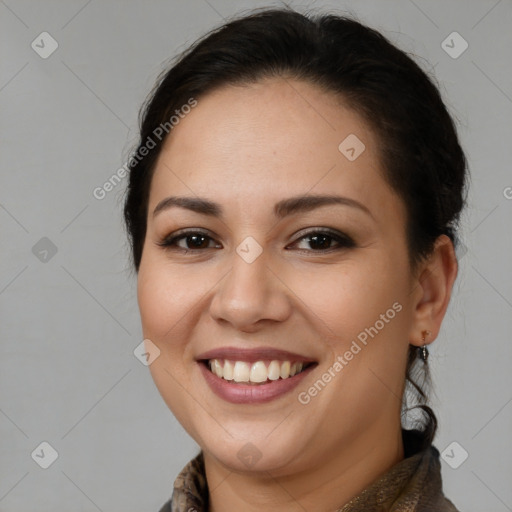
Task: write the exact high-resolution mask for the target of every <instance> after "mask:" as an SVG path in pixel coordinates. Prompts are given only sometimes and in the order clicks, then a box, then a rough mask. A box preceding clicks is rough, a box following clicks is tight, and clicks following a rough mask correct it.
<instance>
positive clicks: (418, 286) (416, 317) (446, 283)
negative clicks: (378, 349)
mask: <svg viewBox="0 0 512 512" xmlns="http://www.w3.org/2000/svg"><path fill="white" fill-rule="evenodd" d="M457 272H458V263H457V257H456V255H455V249H454V247H453V243H452V241H451V239H450V237H448V236H447V235H440V236H439V237H438V238H437V240H436V242H435V245H434V250H433V251H432V254H431V255H430V256H429V258H428V259H427V260H426V261H425V262H424V263H422V265H421V266H420V268H419V270H418V272H417V273H416V277H415V279H414V280H413V283H412V286H413V288H412V292H411V294H412V295H413V301H412V307H413V321H412V324H411V331H410V333H409V343H411V345H416V346H422V345H423V344H424V343H425V344H429V343H431V342H432V341H434V340H435V339H436V338H437V335H438V334H439V330H440V329H441V322H442V321H443V318H444V315H445V313H446V310H447V308H448V304H449V302H450V296H451V292H452V288H453V283H454V282H455V279H456V277H457ZM423 331H430V334H429V335H428V336H426V338H425V341H423V334H422V333H423Z"/></svg>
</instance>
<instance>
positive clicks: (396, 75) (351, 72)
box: [124, 8, 467, 446]
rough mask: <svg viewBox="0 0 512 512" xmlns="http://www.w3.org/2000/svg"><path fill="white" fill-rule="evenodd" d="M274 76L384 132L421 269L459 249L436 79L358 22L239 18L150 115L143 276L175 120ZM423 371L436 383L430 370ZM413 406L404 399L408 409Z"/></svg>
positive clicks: (139, 213)
mask: <svg viewBox="0 0 512 512" xmlns="http://www.w3.org/2000/svg"><path fill="white" fill-rule="evenodd" d="M273 77H283V78H291V79H297V80H302V81H306V82H308V83H310V84H313V85H316V86H317V87H319V88H320V89H321V90H322V91H326V92H327V93H330V94H334V95H336V96H337V97H339V98H340V99H341V101H342V102H343V104H344V105H346V106H347V107H349V108H351V109H353V110H354V111H355V112H357V113H358V114H359V115H360V116H362V118H363V119H364V120H365V121H366V122H367V124H368V126H370V128H371V129H373V131H374V132H375V133H376V135H377V139H378V143H379V151H380V155H381V162H382V164H383V165H382V168H383V171H382V172H383V174H384V178H385V180H386V181H387V182H388V183H389V185H390V186H391V188H392V189H393V190H394V191H395V192H396V193H397V195H398V196H399V197H400V198H401V199H402V200H403V202H404V204H405V208H406V212H407V221H406V228H405V229H406V238H407V240H406V241H407V247H408V255H409V262H410V268H411V270H412V271H415V270H416V268H417V267H418V264H419V263H420V262H421V261H423V260H424V258H426V257H428V256H429V255H430V254H431V253H432V250H433V248H434V243H435V241H436V239H437V238H438V237H439V236H440V235H442V234H446V235H447V236H448V237H450V239H451V240H452V242H453V244H454V245H455V246H457V244H458V243H459V242H458V237H457V232H456V230H457V227H458V222H459V217H460V213H461V210H462V208H463V206H464V204H465V201H466V197H465V195H464V191H465V183H466V182H465V180H466V174H467V162H466V158H465V155H464V152H463V150H462V148H461V146H460V144H459V141H458V137H457V133H456V128H455V125H454V122H453V120H452V118H451V116H450V114H449V113H448V111H447V108H446V106H445V104H444V103H443V100H442V98H441V95H440V92H439V90H438V88H437V87H436V85H434V83H433V81H432V79H431V78H430V77H429V76H428V75H427V74H426V73H425V72H424V71H423V70H422V69H421V68H420V67H419V65H418V64H416V62H415V61H414V60H413V59H412V58H411V57H410V56H409V55H408V54H406V53H405V52H404V51H402V50H400V49H398V48H397V47H395V46H394V45H393V44H392V43H391V42H390V41H389V40H388V39H387V38H386V37H384V36H383V35H382V34H381V33H379V32H378V31H376V30H374V29H372V28H369V27H367V26H365V25H363V24H361V23H359V22H358V21H356V20H354V19H350V18H348V17H344V16H339V15H333V14H324V15H318V16H309V15H303V14H300V13H298V12H296V11H294V10H292V9H288V8H287V9H265V10H260V11H253V12H252V13H250V14H249V15H245V16H241V17H238V18H235V19H232V20H230V21H228V22H227V23H226V24H224V25H222V26H220V27H218V28H216V29H214V30H212V31H211V32H209V33H208V34H206V35H204V36H203V37H202V38H200V39H199V40H197V41H196V42H195V43H194V44H193V45H192V46H190V47H189V48H188V49H187V50H185V52H183V53H182V54H181V55H179V56H178V57H176V59H175V60H174V62H173V63H172V66H171V67H170V69H168V70H166V71H164V72H163V73H161V75H160V76H159V77H158V80H157V83H156V85H155V87H154V89H153V91H152V92H151V93H150V95H149V96H148V98H147V100H146V102H145V103H144V104H143V106H142V108H141V111H140V115H139V122H140V141H139V144H138V147H137V150H136V152H135V155H136V156H137V158H133V157H132V158H131V159H130V161H129V165H128V168H129V180H128V185H127V189H126V197H125V204H124V219H125V224H126V229H127V232H128V236H129V241H130V248H131V256H132V263H133V266H134V268H135V270H136V271H137V272H138V270H139V265H140V261H141V257H142V251H143V246H144V239H145V236H146V227H147V226H146V222H147V209H148V200H149V190H150V185H151V179H152V175H153V172H154V168H155V163H156V161H157V158H158V156H159V154H160V150H161V148H162V145H163V143H164V142H165V140H166V136H169V135H171V134H172V131H171V129H172V126H169V119H170V118H171V117H172V116H173V114H174V113H175V112H176V110H180V109H181V108H182V107H183V105H186V104H187V103H189V102H190V99H191V98H194V99H196V100H197V99H198V98H200V97H201V96H202V95H205V94H206V93H208V92H211V91H213V90H214V89H216V88H219V87H223V86H228V85H248V84H251V83H255V82H258V81H261V80H263V79H265V78H273ZM178 122H179V119H178ZM159 126H166V127H167V128H166V132H167V133H168V134H169V135H166V136H164V137H161V138H159V137H155V136H154V134H155V129H156V128H157V127H159ZM212 129H215V128H212ZM150 139H152V143H153V144H154V146H155V147H153V148H152V149H151V151H149V152H148V151H145V152H144V153H146V154H145V156H144V157H141V156H140V155H141V153H142V152H141V151H140V150H141V148H143V146H144V145H145V144H146V143H147V141H148V140H150ZM155 139H157V140H155ZM417 363H418V357H417V347H415V346H413V345H410V347H409V354H408V360H407V365H406V369H405V374H406V383H408V384H409V388H407V387H406V390H408V392H409V394H410V393H411V392H412V395H413V396H414V397H415V398H416V402H417V404H418V405H416V406H415V407H416V408H418V407H419V408H420V409H421V411H422V412H423V413H424V416H425V418H424V421H423V422H422V423H423V429H422V432H423V434H424V445H423V446H428V445H430V444H431V443H432V440H433V438H434V436H435V433H436V430H437V419H436V417H435V414H434V412H433V411H432V409H431V408H430V407H428V406H427V405H426V402H427V395H426V393H425V391H424V390H423V389H422V386H420V385H419V384H417V383H416V380H415V379H414V378H413V374H414V371H415V369H416V371H417V370H418V368H416V364H417ZM421 366H422V367H423V368H424V370H425V372H426V373H425V375H426V377H427V380H429V379H428V365H426V364H423V363H421ZM406 399H407V393H406V392H405V391H404V403H405V401H406Z"/></svg>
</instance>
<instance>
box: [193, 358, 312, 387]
mask: <svg viewBox="0 0 512 512" xmlns="http://www.w3.org/2000/svg"><path fill="white" fill-rule="evenodd" d="M199 362H200V363H202V364H203V365H205V367H206V368H207V369H208V370H209V371H210V372H211V373H213V374H214V375H216V376H217V377H219V378H220V379H223V380H225V381H228V382H231V383H232V384H245V385H252V386H261V385H264V384H267V383H269V382H273V381H276V380H286V379H291V378H292V377H294V376H296V375H299V374H301V373H302V372H304V371H306V370H307V369H308V368H309V367H311V366H313V365H316V364H317V363H315V362H303V361H293V360H284V361H282V360H278V359H273V360H259V361H254V362H250V361H240V360H238V361H236V360H229V359H218V358H213V359H203V360H200V361H199Z"/></svg>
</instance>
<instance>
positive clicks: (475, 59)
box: [0, 0, 512, 512]
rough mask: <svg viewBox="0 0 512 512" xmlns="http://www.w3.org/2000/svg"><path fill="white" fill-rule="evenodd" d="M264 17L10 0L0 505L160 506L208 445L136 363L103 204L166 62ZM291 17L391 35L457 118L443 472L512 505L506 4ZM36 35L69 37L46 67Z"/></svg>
mask: <svg viewBox="0 0 512 512" xmlns="http://www.w3.org/2000/svg"><path fill="white" fill-rule="evenodd" d="M270 5H278V4H277V2H276V3H273V2H256V1H244V2H236V3H235V2H229V1H227V0H209V1H206V0H205V1H203V0H194V1H187V2H185V1H181V2H178V1H166V2H164V1H151V2H135V1H130V2H121V1H115V0H108V1H99V0H90V1H86V0H73V1H66V2H64V1H60V2H59V1H44V2H42V1H35V0H32V1H24V0H0V20H1V25H0V38H1V41H0V48H1V50H0V51H1V60H0V72H1V76H0V102H1V107H0V108H1V147H0V158H1V166H2V167H1V186H0V222H1V248H2V251H1V270H0V308H1V321H0V329H1V340H2V345H1V351H2V353H1V358H0V364H1V374H0V438H1V456H0V511H2V512H14V511H16V512H25V511H26V512H28V511H36V510H37V511H53V512H57V511H64V510H82V511H96V510H101V511H105V512H106V511H109V512H118V511H124V512H130V511H140V510H148V511H151V510H154V511H156V510H158V509H159V507H160V506H161V505H162V504H163V503H164V501H166V500H167V499H168V498H169V497H170V494H171V490H172V483H173V481H174V478H175V477H176V475H177V474H178V472H179V471H180V470H181V468H182V467H183V466H184V465H185V464H186V462H187V461H188V460H189V459H190V458H191V457H192V456H194V455H195V454H196V453H197V449H198V448H197V446H196V445H195V443H194V442H193V441H192V440H191V439H190V438H189V437H188V435H187V434H186V433H185V432H184V431H183V429H182V428H181V426H180V425H179V424H178V423H177V421H176V420H175V419H174V418H173V416H172V414H171V413H170V412H169V411H168V409H167V407H166V406H165V404H164V403H163V401H162V400H161V398H160V395H159V394H158V391H157V390H156V388H155V386H154V385H153V382H152V380H151V378H150V374H149V370H148V368H147V367H145V366H144V365H142V364H141V363H140V362H139V360H138V359H137V358H136V357H135V356H134V355H133V350H134V349H135V347H136V346H137V345H138V344H139V343H140V342H141V340H142V336H141V328H140V323H139V316H138V309H137V304H136V295H135V291H136V287H135V279H134V276H133V274H131V273H130V269H129V264H128V247H127V243H126V241H125V235H124V231H123V228H122V219H121V200H122V193H123V187H124V183H122V184H120V185H119V186H118V187H116V189H114V190H113V191H112V192H110V193H109V194H107V196H106V197H105V199H103V200H101V201H100V200H97V199H95V198H94V197H93V194H92V192H93V190H94V188H95V187H98V186H102V184H103V183H104V182H105V181H106V180H107V179H108V178H109V177H110V176H112V174H114V173H115V172H116V170H117V169H118V168H119V167H120V166H121V165H122V164H123V163H124V162H125V160H126V158H127V156H128V155H129V152H130V150H131V148H132V145H133V144H134V142H135V141H136V138H137V122H136V119H137V111H138V108H139V106H140V104H141V102H142V101H143V99H144V98H145V96H146V94H147V93H148V92H149V90H150V88H151V87H152V85H153V82H154V80H155V78H156V76H157V74H158V73H159V72H160V70H161V69H162V66H163V64H164V63H165V62H166V61H168V59H169V58H171V57H172V56H174V55H175V54H176V52H177V51H180V50H182V49H184V48H185V47H186V46H187V45H188V44H189V43H191V42H192V41H193V40H194V39H195V38H196V37H198V36H200V35H202V34H203V33H204V32H205V31H207V30H209V29H210V28H212V27H213V26H216V25H218V24H219V23H221V22H222V21H223V18H226V17H229V16H231V15H233V14H234V13H236V12H240V11H243V10H246V9H249V8H253V7H263V6H270ZM290 5H292V6H294V7H296V8H298V9H299V10H301V9H303V8H305V7H309V8H314V9H319V10H322V8H323V7H325V6H328V7H330V8H335V9H336V10H337V11H338V12H339V11H344V12H347V11H348V12H349V13H353V14H355V15H357V16H358V17H359V19H360V20H361V21H363V22H366V23H368V24H370V25H372V26H374V27H375V28H378V29H380V30H382V31H383V32H384V34H385V35H387V36H388V37H389V38H390V39H391V40H392V41H394V42H395V43H396V44H398V45H399V46H400V47H401V48H403V49H405V50H407V51H411V52H414V53H415V54H416V55H417V56H418V60H419V62H420V63H421V65H422V66H424V68H425V69H427V70H429V71H431V72H433V73H434V74H435V75H436V77H437V79H438V81H439V82H440V85H441V89H442V92H443V95H444V97H445V98H446V100H447V101H448V103H449V105H450V108H451V111H452V113H453V114H454V115H455V116H456V118H457V119H458V122H459V130H460V136H461V139H462V143H463V145H464V148H465V149H466V151H467V154H468V158H469V164H470V169H471V175H472V187H471V190H470V195H469V205H468V209H467V211H466V213H465V215H464V217H463V232H462V234H463V237H464V244H465V246H466V249H464V248H463V250H462V251H461V253H460V256H461V261H460V273H459V277H458V278H457V281H456V284H455V288H454V294H453V298H452V302H451V304H450V307H449V310H448V313H447V316H446V318H445V322H444V324H443V328H442V331H441V335H440V336H439V338H438V340H437V341H436V342H435V343H434V344H433V345H432V346H431V349H432V350H431V354H432V357H431V362H432V365H433V368H434V380H435V383H436V395H435V396H434V407H435V410H436V412H437V414H438V417H439V419H440V430H439V434H438V437H437V438H436V442H435V445H436V446H437V447H438V448H439V450H440V451H443V450H444V449H445V448H446V447H447V446H448V445H449V444H450V443H452V442H453V441H456V442H457V443H459V445H460V447H459V446H456V447H455V449H454V451H453V452H452V451H450V450H449V451H448V453H449V455H450V457H451V460H450V462H451V463H452V465H454V461H455V462H457V461H458V462H460V460H461V458H462V455H463V453H464V452H462V449H464V450H466V451H467V452H468V454H469V456H468V458H467V460H465V461H464V462H463V463H462V464H461V465H460V466H459V467H458V468H457V469H452V467H451V466H450V465H449V464H448V463H447V462H446V460H448V459H446V460H445V459H443V460H442V466H443V467H442V470H443V479H444V486H445V492H446V494H447V496H448V497H450V498H451V499H452V500H453V501H454V503H455V504H456V505H457V507H458V508H459V509H460V510H461V511H463V512H477V511H478V512H480V511H486V512H502V511H506V510H512V486H511V485H510V482H511V481H512V480H511V476H512V457H511V451H512V450H511V440H510V433H511V431H512V403H511V402H512V385H511V384H512V377H511V375H512V373H511V371H510V363H511V360H512V359H511V355H512V343H511V341H512V338H511V332H512V321H511V319H512V315H511V313H512V272H511V271H510V270H511V268H510V254H511V252H512V237H511V232H512V230H511V229H510V225H509V220H510V218H511V213H512V200H511V199H510V197H511V196H512V189H510V188H507V187H511V186H512V175H511V173H510V162H511V160H512V159H511V146H512V144H511V140H512V126H511V122H510V121H511V119H512V117H511V114H512V87H511V75H512V73H511V67H510V54H511V48H512V35H511V34H512V30H511V27H512V2H511V1H510V0H501V1H497V0H489V1H472V2H467V1H446V0H439V1H420V0H415V1H412V0H402V1H400V0H397V1H377V0H373V1H370V0H368V1H357V2H356V1H352V2H350V1H338V2H302V3H300V2H293V1H292V2H290ZM44 31H47V32H49V33H50V34H51V36H52V37H53V38H55V40H56V41H57V42H58V45H59V46H58V49H57V50H56V51H55V52H54V53H53V54H52V55H51V56H49V57H48V58H46V59H43V58H41V57H40V56H39V55H38V53H36V51H34V50H33V49H32V47H31V43H32V41H34V40H35V41H36V43H37V41H40V38H38V36H39V34H41V33H42V32H44ZM453 31H457V32H459V33H460V34H461V35H462V37H463V38H464V39H465V40H466V41H467V42H468V44H469V47H468V49H467V50H466V51H465V52H464V53H463V54H462V55H460V56H459V57H458V58H456V59H454V58H452V57H451V56H450V55H448V54H447V53H446V52H445V50H444V49H443V48H442V46H441V43H442V41H443V40H445V38H446V37H447V36H448V35H449V34H451V33H452V32H453ZM39 44H40V46H41V43H39ZM459 44H460V40H459V41H458V42H457V41H456V42H454V43H453V44H452V45H455V49H457V48H460V45H459ZM458 45H459V46H458ZM45 48H46V49H48V48H49V46H48V41H47V42H46V43H45ZM507 196H508V199H507ZM44 237H46V238H47V239H49V240H50V241H51V243H52V244H54V246H55V247H56V250H57V252H56V253H55V254H53V253H52V250H51V249H52V246H51V245H50V244H49V242H48V240H46V239H44V240H43V241H40V240H41V239H42V238H44ZM36 244H39V245H36ZM34 246H35V249H33V248H34ZM45 250H47V251H48V252H47V253H45V252H44V251H45ZM42 441H47V442H48V443H50V445H51V446H52V447H53V448H54V449H55V450H56V451H57V452H58V458H57V460H55V462H54V463H53V464H52V465H51V466H50V467H49V468H48V469H42V468H41V467H39V465H38V464H36V462H35V461H34V460H33V458H32V457H31V453H32V452H33V451H34V449H36V448H37V447H38V446H39V445H40V443H41V442H42ZM48 453H49V452H48V451H47V452H46V453H45V457H46V456H48Z"/></svg>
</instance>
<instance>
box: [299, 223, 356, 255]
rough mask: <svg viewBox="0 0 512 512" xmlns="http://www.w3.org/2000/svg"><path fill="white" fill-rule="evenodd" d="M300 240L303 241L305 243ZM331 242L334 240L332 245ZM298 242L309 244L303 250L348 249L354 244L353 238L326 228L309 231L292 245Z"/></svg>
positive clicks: (328, 250) (327, 250)
mask: <svg viewBox="0 0 512 512" xmlns="http://www.w3.org/2000/svg"><path fill="white" fill-rule="evenodd" d="M301 241H305V243H304V242H301ZM333 242H335V246H334V247H333V246H332V243H333ZM299 243H303V244H304V245H309V247H306V248H305V249H302V250H305V252H332V251H337V250H341V249H350V248H353V247H355V246H356V244H355V242H354V240H352V238H350V237H349V236H347V235H345V234H343V233H339V232H337V231H333V230H331V229H328V228H325V229H317V230H315V231H310V232H309V233H306V234H305V235H303V236H301V237H300V238H299V239H298V240H297V241H296V242H294V243H293V244H292V245H297V244H299ZM336 244H337V245H336Z"/></svg>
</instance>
